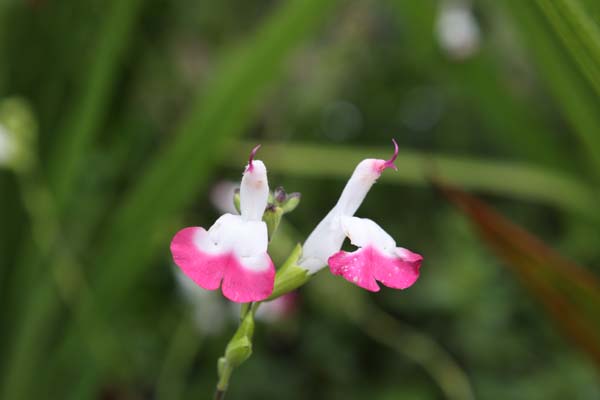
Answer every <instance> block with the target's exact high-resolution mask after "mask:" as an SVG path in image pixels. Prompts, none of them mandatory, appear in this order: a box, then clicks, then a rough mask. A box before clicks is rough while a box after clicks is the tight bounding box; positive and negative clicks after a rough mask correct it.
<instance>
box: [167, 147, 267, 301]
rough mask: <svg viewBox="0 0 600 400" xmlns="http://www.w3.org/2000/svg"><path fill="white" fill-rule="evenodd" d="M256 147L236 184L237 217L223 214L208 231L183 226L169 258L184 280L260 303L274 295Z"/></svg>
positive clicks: (261, 168)
mask: <svg viewBox="0 0 600 400" xmlns="http://www.w3.org/2000/svg"><path fill="white" fill-rule="evenodd" d="M259 147H260V146H256V147H255V148H254V149H253V150H252V152H251V154H250V159H249V161H248V165H247V166H246V169H245V170H244V174H243V176H242V182H241V186H240V209H241V210H240V211H241V215H233V214H224V215H222V216H221V217H219V218H218V219H217V221H216V222H215V223H214V224H213V226H211V227H210V228H209V229H208V231H206V230H205V229H204V228H202V227H189V228H184V229H182V230H180V231H179V232H177V234H176V235H175V237H174V238H173V240H172V241H171V253H172V254H173V260H174V262H175V264H177V265H178V266H179V267H180V268H181V270H182V271H183V273H184V274H185V275H187V277H188V278H190V279H191V280H193V281H194V282H195V283H196V284H198V285H199V286H201V287H202V288H204V289H208V290H215V289H218V288H219V286H221V289H222V291H223V295H224V296H225V297H227V298H228V299H229V300H232V301H234V302H237V303H246V302H251V301H260V300H264V299H266V298H267V297H269V295H270V294H271V293H272V291H273V284H274V280H275V266H274V265H273V262H272V261H271V258H270V257H269V255H268V254H267V245H268V236H267V225H266V224H265V223H264V222H263V221H262V215H263V212H264V211H265V208H266V206H267V200H268V196H269V186H268V182H267V169H266V167H265V165H264V164H263V162H262V161H259V160H254V155H255V154H256V152H257V151H258V148H259Z"/></svg>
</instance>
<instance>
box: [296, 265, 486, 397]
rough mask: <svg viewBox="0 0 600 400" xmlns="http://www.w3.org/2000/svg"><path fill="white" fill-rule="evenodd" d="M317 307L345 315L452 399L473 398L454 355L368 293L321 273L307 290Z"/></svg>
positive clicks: (464, 375)
mask: <svg viewBox="0 0 600 400" xmlns="http://www.w3.org/2000/svg"><path fill="white" fill-rule="evenodd" d="M306 290H309V291H311V294H312V296H311V298H312V299H313V301H318V308H319V309H321V310H325V311H327V312H330V313H332V314H334V315H338V314H339V313H340V312H342V313H344V314H345V315H346V316H347V317H348V318H349V319H350V320H351V321H352V322H353V323H354V324H356V325H357V326H358V327H359V328H360V329H361V330H362V331H363V332H364V333H365V334H366V335H367V336H369V337H370V338H371V339H372V340H374V341H375V342H377V343H379V344H381V345H383V346H386V347H388V348H390V349H391V350H393V351H395V352H397V353H398V354H399V355H401V356H402V357H406V358H407V359H409V360H411V361H412V362H414V363H415V364H417V365H419V366H420V367H421V368H423V370H425V371H426V372H427V373H428V374H429V376H430V377H431V378H432V380H433V381H434V382H435V383H436V385H437V386H438V387H439V388H440V390H441V391H442V392H443V394H444V398H446V399H450V400H459V399H460V400H469V399H474V398H475V396H474V393H473V388H472V387H471V383H470V381H469V378H468V376H467V374H466V373H465V371H464V370H462V369H461V367H460V365H459V364H458V363H457V362H456V360H455V359H454V358H453V356H452V355H451V354H450V353H449V352H448V351H447V350H446V349H444V347H442V346H441V345H440V343H438V342H437V341H436V340H435V339H434V338H432V337H430V336H428V335H427V334H426V333H424V332H422V331H420V330H419V329H417V328H415V327H413V326H410V325H408V324H406V323H403V322H401V321H399V320H398V319H396V318H394V317H393V316H392V315H390V314H388V313H387V312H385V311H384V310H382V309H381V308H380V307H378V306H377V305H376V304H375V303H374V302H373V301H372V300H371V299H370V298H369V295H368V294H367V292H365V291H363V290H356V287H355V286H353V285H351V284H349V283H348V282H345V281H343V280H341V279H338V278H336V277H335V276H334V275H332V274H329V273H321V274H319V276H318V279H313V280H312V281H311V283H310V284H309V285H308V286H307V287H306Z"/></svg>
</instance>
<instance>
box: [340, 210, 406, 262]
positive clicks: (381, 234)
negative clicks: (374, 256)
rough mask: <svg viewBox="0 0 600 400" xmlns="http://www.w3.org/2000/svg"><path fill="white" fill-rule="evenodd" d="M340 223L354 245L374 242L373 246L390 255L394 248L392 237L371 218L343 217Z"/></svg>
mask: <svg viewBox="0 0 600 400" xmlns="http://www.w3.org/2000/svg"><path fill="white" fill-rule="evenodd" d="M341 224H342V230H343V231H344V234H345V235H346V236H347V237H348V238H349V239H350V243H352V244H353V245H355V246H356V247H365V246H368V245H369V244H374V245H375V247H377V248H378V249H380V250H381V251H383V252H385V253H389V254H390V255H391V254H392V253H393V252H394V250H395V248H396V242H395V241H394V239H393V238H392V237H391V236H390V235H389V234H388V233H387V232H386V231H384V230H383V229H382V228H381V227H380V226H379V225H377V223H375V221H373V220H371V219H368V218H358V217H343V218H342V219H341Z"/></svg>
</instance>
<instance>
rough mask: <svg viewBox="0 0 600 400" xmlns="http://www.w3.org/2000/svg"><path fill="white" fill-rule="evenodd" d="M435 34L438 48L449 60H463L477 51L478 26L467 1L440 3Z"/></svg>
mask: <svg viewBox="0 0 600 400" xmlns="http://www.w3.org/2000/svg"><path fill="white" fill-rule="evenodd" d="M436 33H437V37H438V41H439V43H440V46H441V47H442V49H443V50H444V51H445V52H446V54H447V55H448V56H449V57H450V58H453V59H456V60H464V59H465V58H467V57H469V56H471V55H473V54H474V53H475V52H477V50H479V43H480V30H479V24H478V23H477V20H476V19H475V16H474V15H473V12H472V10H471V7H470V4H469V3H468V2H467V1H464V0H444V1H442V2H441V5H440V11H439V14H438V19H437V24H436Z"/></svg>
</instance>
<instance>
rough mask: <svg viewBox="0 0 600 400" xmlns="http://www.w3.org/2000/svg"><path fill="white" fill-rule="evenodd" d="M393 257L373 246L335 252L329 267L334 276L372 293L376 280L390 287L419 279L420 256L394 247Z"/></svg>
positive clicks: (406, 284)
mask: <svg viewBox="0 0 600 400" xmlns="http://www.w3.org/2000/svg"><path fill="white" fill-rule="evenodd" d="M396 254H397V257H390V256H388V255H386V254H383V253H382V252H380V251H379V250H377V249H376V248H374V247H373V246H367V247H364V248H361V249H358V250H356V251H354V252H346V251H339V252H337V253H336V254H334V255H333V256H331V257H329V268H330V270H331V273H333V274H334V275H341V276H343V277H344V279H346V280H347V281H349V282H352V283H354V284H356V285H358V286H360V287H362V288H364V289H367V290H370V291H372V292H377V291H379V286H378V285H377V282H376V280H377V281H379V282H381V283H382V284H384V285H385V286H387V287H391V288H394V289H406V288H408V287H410V286H412V284H413V283H415V282H416V280H417V279H418V278H419V268H420V267H421V261H422V260H423V257H421V256H420V255H418V254H416V253H413V252H411V251H409V250H406V249H403V248H401V247H398V248H397V249H396Z"/></svg>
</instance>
